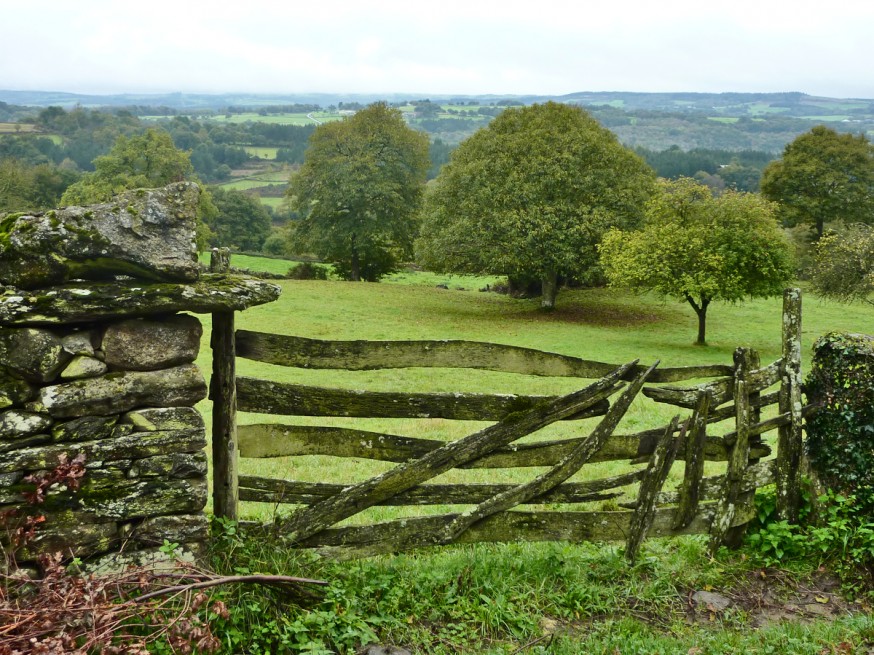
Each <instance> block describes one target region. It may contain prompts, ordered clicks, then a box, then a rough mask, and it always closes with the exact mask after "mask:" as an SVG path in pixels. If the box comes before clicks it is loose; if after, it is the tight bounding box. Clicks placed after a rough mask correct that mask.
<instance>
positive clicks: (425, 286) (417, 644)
mask: <svg viewBox="0 0 874 655" xmlns="http://www.w3.org/2000/svg"><path fill="white" fill-rule="evenodd" d="M232 263H233V265H235V266H240V267H246V268H252V269H262V270H268V271H276V270H281V269H283V268H287V267H288V265H290V264H291V263H292V262H290V261H288V260H276V259H265V258H259V257H248V256H242V255H235V256H234V258H233V261H232ZM431 275H432V274H427V273H419V272H407V273H405V274H403V276H402V277H399V278H397V279H395V280H393V281H392V282H391V283H380V284H375V283H350V282H340V281H330V280H329V281H293V280H287V281H280V282H279V284H280V286H281V287H282V295H281V297H280V299H279V300H278V301H277V302H275V303H271V304H269V305H264V306H259V307H253V308H251V309H248V310H246V311H244V312H241V313H238V314H237V321H236V323H237V328H238V329H250V330H261V331H267V332H275V333H280V334H291V335H299V336H306V337H312V338H323V339H371V340H381V339H471V340H478V341H491V342H500V343H507V344H512V345H518V346H526V347H532V348H539V349H543V350H547V351H554V352H560V353H565V354H569V355H576V356H579V357H584V358H588V359H597V360H601V361H609V362H615V363H618V362H624V361H628V360H630V359H632V358H638V357H639V358H640V359H641V361H643V362H651V361H654V360H655V359H660V360H661V361H662V365H663V366H680V365H688V364H701V363H731V359H732V352H733V350H734V348H736V347H737V346H741V345H743V346H750V347H753V348H756V349H758V350H759V351H760V352H761V355H762V360H763V362H764V363H767V362H769V361H772V360H773V359H776V358H777V357H778V356H779V354H780V325H781V301H780V300H779V299H765V300H762V299H760V300H754V301H751V302H748V303H744V304H739V305H734V306H732V305H720V304H717V305H713V306H712V307H711V310H710V316H709V345H708V346H704V347H702V346H696V345H694V343H693V342H694V339H695V336H696V327H697V326H696V320H695V316H694V314H693V312H692V310H691V309H690V308H688V307H686V306H684V305H682V304H680V303H676V302H670V301H668V302H666V301H663V300H660V299H658V298H655V297H653V296H649V295H645V296H635V295H631V294H628V293H626V292H623V291H618V290H612V289H578V290H563V291H562V292H561V293H560V294H559V297H558V307H557V310H556V311H555V312H551V313H543V312H541V311H540V310H539V309H538V302H537V300H516V299H512V298H509V297H507V296H503V295H498V294H495V293H480V292H478V291H475V290H472V289H475V288H477V284H469V283H468V282H467V281H466V282H465V284H464V285H458V286H465V288H466V289H468V290H465V291H461V290H454V289H452V288H451V287H450V289H438V288H435V287H434V286H433V285H432V284H431V283H432V282H433V280H434V278H433V277H430V276H431ZM422 280H427V282H424V283H423V282H422ZM471 281H473V280H471ZM485 282H486V280H485V279H483V280H480V282H479V284H480V285H482V286H484V283H485ZM872 319H874V309H872V308H870V307H867V306H863V305H849V306H847V305H837V304H833V303H827V302H824V301H822V300H820V299H817V298H816V297H813V296H811V295H807V297H806V298H805V301H804V319H803V320H804V322H803V356H804V360H805V364H804V365H805V369H806V368H807V367H808V366H809V361H810V346H811V345H812V343H813V341H814V340H815V339H816V338H817V337H818V336H820V335H821V334H823V333H825V332H827V331H829V330H835V329H840V330H848V331H870V326H871V325H872V324H874V320H872ZM204 327H205V328H206V329H205V334H204V342H203V348H202V351H201V356H200V360H199V363H200V364H201V366H202V368H203V369H204V370H205V371H208V370H209V366H210V364H209V361H210V351H209V349H208V340H209V325H208V321H205V326H204ZM237 365H238V373H239V374H242V375H255V376H260V377H267V378H270V379H274V380H283V381H289V382H300V383H305V384H316V385H324V386H339V387H347V388H356V389H357V388H361V389H365V388H366V389H395V390H404V389H407V390H417V391H423V390H434V391H455V390H465V391H473V392H482V393H490V392H515V393H543V394H551V393H563V392H566V391H570V390H573V389H575V388H578V387H580V386H582V385H583V384H585V383H586V382H587V381H581V380H574V379H566V378H565V379H555V378H538V377H534V376H521V375H511V374H501V373H494V372H485V371H459V370H453V369H447V370H438V369H408V370H390V371H360V372H338V371H316V370H306V369H289V368H283V367H277V366H271V365H267V364H260V363H256V362H251V361H248V360H245V359H238V362H237ZM202 408H203V410H204V412H205V413H206V414H209V413H210V408H209V407H208V403H206V402H205V403H203V404H202ZM673 411H674V410H673V408H669V407H666V406H660V405H655V404H654V403H652V402H650V401H648V400H644V399H638V400H637V401H636V402H635V404H634V405H633V406H632V408H631V410H630V412H629V413H628V415H627V416H626V418H625V419H624V420H623V423H622V424H621V426H620V429H619V431H623V432H624V431H631V430H635V429H640V428H641V427H649V426H652V425H658V424H663V423H665V422H666V421H667V419H668V417H669V416H670V415H671V414H672V413H673ZM277 418H278V420H280V421H286V422H298V423H304V422H306V423H318V424H323V425H348V426H351V425H355V426H357V427H363V428H364V429H371V430H382V431H388V432H393V433H397V434H409V435H413V436H420V437H428V438H435V439H451V438H457V437H459V436H462V435H464V434H466V433H468V432H470V431H472V430H474V429H477V428H479V427H482V426H483V425H485V424H483V423H476V422H462V421H445V420H431V421H427V420H412V419H410V420H400V419H384V420H376V419H372V420H360V419H359V420H353V419H341V418H337V419H317V418H307V417H298V418H294V419H291V418H288V417H267V416H260V415H254V414H246V413H241V414H240V415H239V421H240V423H241V424H245V423H252V422H260V421H262V420H267V421H274V420H276V419H277ZM594 423H595V420H589V421H574V422H563V423H561V424H559V425H555V426H552V427H551V428H549V429H547V430H544V431H542V433H539V434H537V435H534V436H532V437H530V438H531V439H544V438H556V437H566V436H578V435H581V434H584V433H586V432H587V431H588V430H589V429H591V427H592V425H593V424H594ZM391 466H392V465H391V464H386V463H378V462H369V461H364V460H351V459H350V460H342V461H339V462H338V461H335V460H334V458H330V457H300V458H276V459H263V460H256V459H242V460H241V468H242V471H243V472H244V473H250V474H256V475H268V476H271V477H285V478H292V479H301V480H309V481H326V480H330V481H332V482H340V481H348V482H353V481H358V480H363V479H366V478H368V477H371V476H373V475H375V474H377V473H379V472H381V471H384V470H387V469H388V468H390V467H391ZM680 466H681V465H680ZM623 467H626V468H625V469H623ZM539 470H540V469H527V470H522V469H516V470H509V471H508V470H502V469H492V470H480V471H477V470H472V471H451V472H450V473H447V474H446V475H444V476H441V478H439V481H452V482H461V481H464V482H499V481H516V482H518V481H521V480H524V479H528V478H530V477H531V476H532V475H534V474H535V473H537V472H539ZM617 470H627V464H626V463H623V462H617V463H596V464H592V465H589V466H587V467H584V469H583V472H582V475H581V476H578V477H585V478H593V477H601V476H603V475H606V474H613V473H615V472H616V471H617ZM681 470H682V469H681V468H680V469H679V472H678V470H677V467H675V471H674V472H673V473H672V479H671V480H669V481H668V483H667V485H666V488H670V487H672V486H673V485H675V484H676V483H677V482H678V481H679V474H680V472H681ZM721 470H724V465H723V464H719V463H713V464H710V465H709V466H708V474H713V473H717V472H720V471H721ZM626 491H627V492H628V494H629V496H630V495H633V493H634V488H633V487H629V488H627V489H626ZM551 508H552V509H559V508H558V507H555V506H553V507H551ZM576 508H579V506H576ZM242 509H243V512H244V516H245V517H246V518H257V519H262V520H265V519H270V518H272V517H274V516H275V515H276V514H278V513H282V512H283V510H280V509H279V508H277V507H274V506H270V505H266V504H264V505H261V504H255V503H244V504H243V506H242ZM456 509H457V508H456V507H452V506H438V507H428V508H424V511H423V509H422V508H418V509H415V510H406V509H403V508H382V509H372V510H368V511H367V512H366V513H364V514H363V515H362V516H359V517H353V518H352V519H349V520H348V521H347V522H362V521H366V522H370V521H374V520H385V519H391V518H396V517H399V516H404V515H408V514H410V513H416V514H423V513H435V512H439V513H443V512H446V511H455V510H456ZM280 536H281V535H280ZM234 539H236V537H235V538H234ZM214 553H215V555H214V557H215V558H216V559H215V561H216V562H217V568H219V569H222V568H223V567H224V568H226V569H227V570H228V571H229V572H240V571H245V572H249V571H260V572H277V573H285V574H292V575H302V576H304V577H321V578H324V579H327V580H330V581H331V586H330V587H329V590H328V598H327V599H326V600H325V602H324V603H322V604H321V605H320V606H318V607H317V608H315V609H314V610H312V611H311V612H294V613H292V614H290V615H289V614H287V613H286V610H284V609H282V608H283V607H284V604H283V603H282V602H281V599H280V600H277V601H276V608H275V612H276V613H277V614H276V615H279V614H282V615H284V616H286V617H287V618H285V619H283V620H282V621H278V620H277V622H275V623H270V624H269V625H268V624H265V621H266V620H267V617H269V616H273V614H271V613H270V612H272V611H274V610H269V609H267V608H268V605H266V604H265V601H264V599H263V598H259V597H258V596H257V595H256V594H257V593H259V592H256V591H246V592H243V591H241V592H240V594H245V595H242V596H241V597H230V596H229V598H228V600H229V602H233V603H235V605H236V606H238V607H241V608H244V607H250V606H251V607H253V608H256V609H253V610H252V611H251V613H250V614H251V616H249V618H245V617H243V618H241V619H240V620H242V621H250V622H251V623H247V624H245V625H247V626H249V625H254V626H256V629H254V630H253V629H251V628H249V627H247V628H246V629H243V630H241V631H240V634H244V635H245V636H244V637H241V639H243V640H244V641H243V642H242V643H246V642H245V640H246V639H248V640H252V639H255V636H254V635H259V634H260V635H269V634H274V633H276V631H279V632H280V633H281V632H282V630H286V631H287V632H286V633H283V634H286V636H287V637H288V638H289V639H290V638H291V637H290V636H288V635H291V634H294V635H296V637H295V638H300V639H302V641H300V642H299V643H298V645H297V646H295V648H293V649H292V650H291V651H290V652H300V651H302V650H306V648H312V649H314V650H313V651H312V652H324V653H331V652H343V653H353V652H361V651H360V647H361V645H362V644H364V643H367V642H369V641H374V640H378V641H381V642H382V643H394V644H403V645H405V646H407V647H409V648H411V649H412V650H413V651H414V652H422V653H434V654H436V655H443V654H445V655H449V654H455V653H494V654H495V655H497V654H502V655H509V654H511V653H514V654H515V653H520V652H526V653H543V654H544V655H546V654H547V653H550V654H553V655H555V654H561V655H572V654H573V655H576V654H577V653H605V654H609V655H615V653H621V654H622V655H629V654H631V653H639V654H644V653H671V654H673V653H696V654H697V653H700V654H701V655H703V654H705V653H707V654H717V653H720V654H721V653H724V654H726V655H727V654H729V653H740V652H760V653H792V654H795V653H810V654H811V655H817V654H819V653H823V652H829V653H831V652H847V653H850V652H865V651H864V650H857V649H862V648H865V647H866V646H865V644H869V645H870V643H871V639H872V635H874V623H872V619H871V617H870V614H869V613H867V612H866V611H864V609H863V608H862V607H861V606H859V607H856V606H854V607H853V608H849V609H848V610H847V611H846V613H843V614H841V615H839V616H834V617H829V618H826V619H816V618H814V619H812V620H810V621H808V622H803V623H799V622H794V621H782V620H781V621H775V622H768V621H765V622H764V623H763V622H762V620H761V617H760V616H758V614H757V611H756V609H755V603H756V602H758V601H757V600H756V599H757V598H760V593H761V592H760V591H757V590H753V591H749V590H748V587H749V586H750V585H751V583H752V581H754V580H757V579H759V577H760V575H762V576H764V575H766V573H765V570H764V569H761V570H760V569H758V568H757V565H756V564H755V563H754V561H752V560H747V559H746V557H745V556H744V557H737V556H735V555H732V554H730V553H728V552H725V551H721V552H720V554H718V556H717V557H716V559H711V558H710V557H709V556H708V554H707V551H706V537H703V536H698V537H685V538H677V539H670V540H651V541H647V542H646V543H645V544H644V547H643V550H642V552H641V557H640V560H639V563H638V564H637V565H636V566H633V567H631V566H629V565H627V564H626V563H625V561H624V558H623V555H622V548H621V546H617V545H604V544H598V543H582V544H564V543H542V544H524V543H520V544H478V545H473V546H451V547H445V548H440V549H427V550H423V551H419V552H416V553H410V554H406V555H394V556H383V557H377V558H371V559H368V560H365V561H358V562H351V563H342V562H331V561H330V560H324V559H319V558H313V557H311V556H309V555H307V554H302V553H295V552H294V551H291V550H288V549H285V548H283V547H281V546H277V544H276V543H275V542H273V541H271V540H270V539H269V538H263V539H262V538H256V539H244V540H243V541H239V540H232V541H230V542H225V541H222V540H221V539H220V540H219V541H217V542H216V543H215V544H214ZM241 567H242V568H241ZM815 569H816V565H815V564H814V565H813V569H810V568H809V567H808V568H807V569H804V568H803V566H802V570H800V572H798V573H791V574H787V573H782V572H778V573H777V574H775V573H774V572H773V571H772V570H769V571H768V573H767V576H774V577H773V581H772V582H770V583H766V582H763V583H762V584H763V585H766V586H767V588H768V589H769V594H771V596H769V598H772V599H773V598H777V599H779V598H782V597H783V595H784V594H786V597H787V598H791V594H792V593H795V586H796V585H800V586H802V587H804V586H806V585H807V584H809V583H808V582H807V580H808V576H814V575H816V574H817V573H816V571H815ZM787 576H788V579H789V580H790V584H788V586H786V589H784V583H785V581H786V580H787ZM795 580H797V582H793V581H795ZM695 589H699V590H700V589H714V590H716V591H723V592H726V593H729V594H730V595H731V596H732V598H735V599H738V604H737V606H735V607H733V608H732V609H730V610H729V611H727V612H725V613H723V614H720V615H718V616H717V615H715V614H709V615H708V614H707V613H706V612H705V613H704V614H703V615H701V616H700V617H699V618H698V619H696V620H691V621H690V618H689V617H690V615H689V607H690V605H689V595H690V594H691V593H692V591H693V590H695ZM756 589H758V587H757V588H756ZM746 597H749V602H747V601H741V600H739V599H741V598H746ZM779 602H782V601H779V600H778V601H777V603H778V604H779ZM240 611H248V610H242V609H241V610H240ZM283 626H285V627H283ZM301 635H303V637H302V636H301ZM259 638H262V637H259ZM263 638H264V639H268V637H266V636H264V637H263ZM265 643H266V642H265ZM307 644H309V645H307ZM319 645H321V647H322V648H323V650H317V646H319ZM836 648H844V649H845V650H835V649H836ZM264 649H265V650H264V652H278V651H271V650H270V648H269V647H267V646H264ZM690 649H691V650H690ZM228 652H233V649H232V648H231V647H230V646H229V648H228Z"/></svg>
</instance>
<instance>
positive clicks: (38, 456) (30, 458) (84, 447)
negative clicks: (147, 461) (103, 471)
mask: <svg viewBox="0 0 874 655" xmlns="http://www.w3.org/2000/svg"><path fill="white" fill-rule="evenodd" d="M48 438H49V439H51V437H50V436H49V437H48ZM205 447H206V434H205V433H204V431H203V430H170V431H167V432H146V433H144V432H138V433H134V434H131V435H126V436H118V437H115V436H113V437H111V438H109V439H100V440H96V441H83V442H80V443H77V444H76V445H75V446H71V445H70V444H53V445H51V446H41V447H35V448H21V449H16V450H14V451H12V452H9V453H7V454H6V456H5V457H3V458H0V473H12V472H15V471H39V470H42V469H52V468H54V467H56V466H57V465H58V463H59V462H60V461H61V457H62V456H66V457H75V456H76V455H78V454H79V453H82V454H83V455H84V456H85V467H86V468H89V469H90V468H93V467H96V466H102V465H103V463H105V462H117V461H121V460H126V459H131V460H133V459H142V458H144V457H154V456H155V455H165V454H167V453H173V452H178V453H183V452H184V453H194V452H198V451H200V450H203V448H205Z"/></svg>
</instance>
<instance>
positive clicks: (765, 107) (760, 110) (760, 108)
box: [748, 102, 789, 114]
mask: <svg viewBox="0 0 874 655" xmlns="http://www.w3.org/2000/svg"><path fill="white" fill-rule="evenodd" d="M748 108H749V112H750V113H751V114H780V113H785V112H787V111H789V110H788V109H786V108H785V107H772V106H771V105H770V104H767V103H763V102H757V103H753V104H751V105H748Z"/></svg>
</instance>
